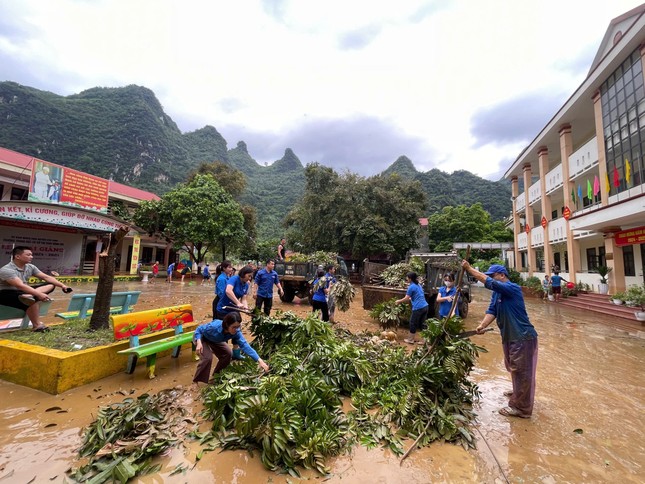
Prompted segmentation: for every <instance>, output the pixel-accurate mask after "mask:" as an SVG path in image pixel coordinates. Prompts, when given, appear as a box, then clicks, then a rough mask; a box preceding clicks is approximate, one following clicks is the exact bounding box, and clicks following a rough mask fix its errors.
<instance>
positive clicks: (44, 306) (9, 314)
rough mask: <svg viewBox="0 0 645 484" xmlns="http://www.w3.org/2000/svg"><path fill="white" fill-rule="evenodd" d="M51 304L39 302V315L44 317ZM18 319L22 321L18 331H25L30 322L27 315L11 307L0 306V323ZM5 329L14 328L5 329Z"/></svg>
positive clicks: (49, 302) (50, 302)
mask: <svg viewBox="0 0 645 484" xmlns="http://www.w3.org/2000/svg"><path fill="white" fill-rule="evenodd" d="M51 304H52V301H41V302H40V311H39V314H40V315H41V316H45V315H46V314H47V311H49V307H50V306H51ZM20 318H22V321H21V322H20V329H27V328H28V327H29V323H31V321H29V316H27V313H26V312H25V311H23V310H22V309H18V308H12V307H11V306H3V305H1V304H0V321H4V320H8V319H20ZM6 329H15V328H14V327H7V328H6Z"/></svg>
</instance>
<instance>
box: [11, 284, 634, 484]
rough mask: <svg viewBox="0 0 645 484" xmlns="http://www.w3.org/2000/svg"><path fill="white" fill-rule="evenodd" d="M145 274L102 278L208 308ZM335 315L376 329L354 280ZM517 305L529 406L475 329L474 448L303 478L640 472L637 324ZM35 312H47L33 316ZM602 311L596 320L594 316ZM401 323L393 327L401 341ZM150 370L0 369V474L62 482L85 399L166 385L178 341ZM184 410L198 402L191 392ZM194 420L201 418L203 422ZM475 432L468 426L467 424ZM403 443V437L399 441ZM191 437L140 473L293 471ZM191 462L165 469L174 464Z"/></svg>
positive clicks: (196, 477) (356, 461) (560, 478)
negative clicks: (523, 413)
mask: <svg viewBox="0 0 645 484" xmlns="http://www.w3.org/2000/svg"><path fill="white" fill-rule="evenodd" d="M198 284H199V282H197V283H193V284H190V283H186V284H184V285H181V284H179V283H173V284H172V285H169V284H166V283H164V282H162V281H157V283H155V284H147V285H144V284H142V283H140V282H130V283H124V282H118V283H115V288H114V290H115V291H116V290H135V289H142V290H143V294H142V295H141V296H142V297H141V298H140V299H139V303H138V304H137V307H136V309H137V310H144V309H149V308H152V307H160V306H167V305H173V304H180V303H191V304H193V308H194V314H195V319H196V320H198V321H201V320H209V319H210V311H211V310H210V307H211V301H212V291H213V287H212V286H210V287H207V286H200V285H198ZM74 289H75V293H83V292H88V293H90V292H94V291H95V289H96V284H84V285H77V286H75V287H74ZM357 292H358V294H357V298H356V299H355V301H354V302H353V303H352V308H351V309H350V311H349V312H348V313H339V315H338V317H337V319H338V320H339V321H340V322H339V324H340V325H341V326H343V327H346V328H348V329H350V330H352V331H362V330H371V331H377V330H378V326H377V324H376V323H375V322H374V321H372V320H371V318H370V317H369V315H368V314H367V313H366V311H364V310H363V309H362V301H361V297H360V296H361V294H360V289H358V290H357ZM489 294H490V293H489V292H488V291H486V290H485V289H482V288H475V290H474V302H473V303H472V304H471V306H470V314H469V316H468V318H467V320H466V325H467V328H468V329H471V328H474V327H475V326H476V325H477V323H478V321H479V319H480V318H481V317H482V315H483V313H484V311H485V309H486V308H487V306H488V298H489ZM55 297H56V301H55V302H54V305H53V307H52V310H51V311H50V314H51V315H53V314H54V313H55V312H57V311H59V310H63V309H65V308H66V305H67V301H68V299H69V297H68V296H66V295H63V294H61V293H59V292H57V293H56V294H55ZM527 307H528V310H529V316H530V318H531V320H532V322H533V324H534V325H535V326H536V329H537V331H538V333H539V335H540V336H539V344H540V349H539V360H538V372H537V392H536V404H535V410H534V415H533V418H531V419H530V420H522V419H518V420H514V419H509V418H507V417H503V416H501V415H499V414H498V413H497V410H498V409H499V408H500V407H502V406H505V405H506V403H507V402H506V398H505V397H503V396H502V393H503V391H504V390H507V389H509V388H510V381H509V379H508V374H507V373H506V370H505V368H504V364H503V359H502V352H501V345H500V341H499V335H498V334H490V333H489V334H487V335H482V336H476V337H474V338H477V339H476V342H477V343H478V344H480V345H481V346H484V347H486V348H487V349H488V350H489V352H488V353H482V354H481V355H480V360H479V364H478V366H477V368H476V370H475V371H474V372H473V375H472V378H473V379H474V380H475V381H476V382H477V383H478V384H479V387H480V389H481V391H482V398H481V401H480V402H479V409H478V413H479V418H478V425H477V432H478V443H477V449H476V450H470V451H466V450H464V449H463V448H461V447H457V446H454V445H446V444H439V443H435V444H432V445H431V446H430V447H428V448H425V449H419V450H415V451H414V452H412V454H411V455H410V457H408V458H407V459H406V460H405V461H404V462H403V465H402V466H399V459H398V458H397V457H396V456H394V455H392V454H391V453H390V452H388V451H384V450H380V449H376V450H370V451H368V450H366V449H364V448H362V447H357V448H356V449H355V450H354V451H353V454H352V456H341V457H339V458H336V459H334V460H332V461H330V465H331V469H332V473H331V475H330V476H325V477H322V476H319V475H317V474H315V473H303V480H306V481H311V482H323V481H324V482H331V483H338V482H343V483H399V482H405V483H428V482H484V483H504V482H542V483H555V482H558V483H560V482H572V483H577V482H621V483H622V482H633V483H641V482H645V469H644V468H643V466H644V465H645V443H644V442H643V434H644V431H645V423H644V421H643V417H642V416H643V415H645V377H644V371H643V370H644V365H645V337H644V336H645V335H644V333H643V331H644V330H645V325H644V327H643V328H641V330H640V332H639V331H638V329H637V330H636V331H633V332H631V334H630V332H625V331H623V330H619V329H616V328H615V327H614V326H612V322H613V319H612V318H611V317H607V316H603V315H595V314H594V313H589V312H583V311H576V310H573V309H571V308H565V307H562V306H559V305H557V304H555V303H545V302H542V301H539V300H534V299H529V300H527ZM274 309H288V310H293V311H294V312H296V313H297V314H301V315H304V314H305V313H306V312H308V311H309V306H307V305H305V304H282V303H281V302H280V301H279V300H277V299H276V301H275V303H274ZM44 321H45V322H46V323H49V324H51V323H54V322H56V321H55V318H53V317H49V316H48V317H45V318H44ZM601 321H603V322H604V323H603V322H601ZM403 337H404V331H403V330H400V331H399V341H402V339H403ZM157 365H158V371H157V373H158V377H157V378H156V379H155V380H152V381H150V380H147V379H146V378H145V368H144V367H141V366H139V367H138V368H137V371H136V372H135V373H134V374H133V375H127V374H125V373H121V374H118V375H114V376H112V377H109V378H105V379H103V380H100V381H98V382H95V383H93V384H89V385H85V386H83V387H79V388H76V389H73V390H70V391H68V392H66V393H64V394H61V395H57V396H53V395H48V394H45V393H41V392H39V391H36V390H32V389H28V388H24V387H20V386H17V385H14V384H11V383H7V382H4V381H0V395H2V397H1V399H0V402H1V408H0V482H7V483H28V482H36V483H38V482H44V483H45V482H54V483H61V482H65V474H64V473H65V470H66V469H68V468H69V467H70V466H72V465H75V464H76V449H77V448H78V446H79V443H80V435H79V433H80V430H81V429H82V428H83V427H84V426H85V425H87V424H89V423H90V422H91V421H92V419H93V415H95V414H96V411H97V409H98V408H99V407H100V406H102V405H106V404H109V403H112V402H116V401H121V400H122V399H123V398H124V395H126V394H129V393H130V392H131V391H134V393H133V396H138V395H141V394H143V393H147V392H156V391H159V390H161V389H164V388H169V387H173V386H176V385H189V384H190V382H191V380H192V375H193V372H194V369H195V363H194V362H193V361H191V360H190V352H183V354H182V356H181V357H180V358H179V359H177V360H175V359H172V358H170V357H166V358H162V359H161V360H160V361H159V362H158V363H157ZM192 406H193V409H194V412H195V413H197V412H199V410H200V409H201V407H200V403H199V401H194V402H193V403H192ZM202 427H203V429H205V428H207V424H204V425H203V426H202ZM477 432H476V433H477ZM408 445H410V442H408ZM198 451H199V446H198V445H197V444H195V443H191V442H187V443H186V446H185V448H183V449H176V450H174V451H173V452H172V453H170V454H169V455H168V456H165V457H162V458H160V459H159V462H160V463H161V464H162V466H163V467H162V470H161V472H160V473H158V474H154V475H151V476H145V477H143V478H141V479H139V480H138V481H135V482H142V483H158V482H168V483H184V482H199V483H202V482H203V483H211V482H212V483H240V484H242V483H268V482H272V483H284V482H298V481H299V480H298V479H294V478H287V477H285V476H279V475H276V474H274V473H272V472H268V471H266V470H265V469H264V468H263V466H262V465H261V463H260V461H259V458H258V457H257V454H256V456H255V457H250V456H249V454H247V453H246V452H237V451H231V452H223V453H219V452H210V453H206V454H205V455H204V457H203V458H202V459H201V460H200V461H199V462H198V463H197V465H195V466H194V468H193V465H194V463H195V456H196V454H197V452H198ZM182 463H183V464H185V465H187V467H188V468H189V469H190V468H192V470H189V471H186V472H185V473H182V474H178V475H174V476H169V474H170V473H171V472H172V471H173V470H174V469H175V467H176V466H177V465H178V464H182Z"/></svg>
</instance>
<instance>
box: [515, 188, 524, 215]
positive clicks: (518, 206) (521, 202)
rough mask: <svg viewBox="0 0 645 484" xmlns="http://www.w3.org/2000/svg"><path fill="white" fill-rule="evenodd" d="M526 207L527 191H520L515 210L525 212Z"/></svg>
mask: <svg viewBox="0 0 645 484" xmlns="http://www.w3.org/2000/svg"><path fill="white" fill-rule="evenodd" d="M525 208H526V192H523V193H520V194H519V195H518V196H517V198H516V199H515V211H516V212H523V211H524V209H525Z"/></svg>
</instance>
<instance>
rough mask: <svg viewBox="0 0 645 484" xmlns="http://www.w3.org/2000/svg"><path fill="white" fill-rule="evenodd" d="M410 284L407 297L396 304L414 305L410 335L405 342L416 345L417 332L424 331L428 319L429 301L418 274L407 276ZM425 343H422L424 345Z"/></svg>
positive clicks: (409, 273) (408, 274)
mask: <svg viewBox="0 0 645 484" xmlns="http://www.w3.org/2000/svg"><path fill="white" fill-rule="evenodd" d="M405 280H406V281H407V282H408V284H409V286H408V290H407V292H406V293H405V296H404V297H402V298H401V299H397V301H396V304H402V303H404V302H408V301H410V303H411V304H412V315H411V316H410V334H409V335H408V337H407V338H405V339H404V340H403V341H405V342H406V343H408V344H411V345H412V344H414V341H415V337H416V334H417V330H422V329H424V327H425V322H426V319H427V318H428V301H426V296H425V294H424V293H423V288H422V287H421V286H420V285H419V280H418V276H417V273H416V272H408V273H407V275H406V276H405ZM422 342H423V341H420V343H422Z"/></svg>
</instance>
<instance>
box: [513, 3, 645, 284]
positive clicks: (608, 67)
mask: <svg viewBox="0 0 645 484" xmlns="http://www.w3.org/2000/svg"><path fill="white" fill-rule="evenodd" d="M644 58H645V4H644V5H641V6H639V7H637V8H634V9H633V10H630V11H629V12H627V13H625V14H623V15H621V16H620V17H617V18H615V19H614V20H612V21H611V22H610V24H609V28H608V29H607V32H606V33H605V36H604V38H603V40H602V43H601V45H600V48H599V49H598V52H597V54H596V56H595V58H594V60H593V63H592V65H591V67H590V69H589V73H588V75H587V78H586V79H585V80H584V82H583V83H582V84H581V85H580V86H579V87H578V89H577V90H576V91H575V92H574V93H573V94H572V95H571V97H570V98H569V99H568V100H567V101H566V103H565V104H564V105H563V106H562V107H561V108H560V109H559V110H558V111H557V112H556V113H555V114H554V116H553V118H552V119H551V120H550V121H549V122H548V124H547V125H546V126H544V127H543V128H542V130H541V131H540V132H539V133H537V134H536V136H535V139H534V140H533V141H532V142H531V143H530V144H529V145H528V146H527V147H526V148H525V149H524V151H522V153H521V154H520V155H519V156H518V157H517V159H516V160H515V162H514V163H513V164H512V166H511V167H510V168H509V169H508V170H507V171H506V173H505V175H504V176H505V178H507V179H510V180H511V182H512V189H513V191H512V193H513V212H512V219H513V221H512V223H513V231H514V234H515V247H514V252H513V254H512V257H511V261H510V262H511V264H512V265H514V266H515V268H516V269H517V270H518V271H520V272H522V273H523V276H524V277H528V276H538V277H540V278H542V277H543V275H544V273H545V272H547V273H548V272H550V269H551V267H552V266H553V265H557V266H559V267H560V269H561V275H562V276H563V277H564V278H565V279H567V280H569V281H571V282H584V283H586V284H589V285H590V286H591V287H592V288H593V289H594V290H595V291H598V290H599V283H600V277H599V275H598V267H599V266H607V267H610V268H612V272H611V273H610V274H609V277H608V280H609V288H608V289H609V292H610V293H613V292H616V291H623V290H625V288H626V287H629V286H631V285H634V284H643V281H644V279H643V274H644V272H645V270H644V269H645V193H644V191H645V190H644V187H645V159H644V153H645V79H644V75H645V73H644V72H643V65H644Z"/></svg>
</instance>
